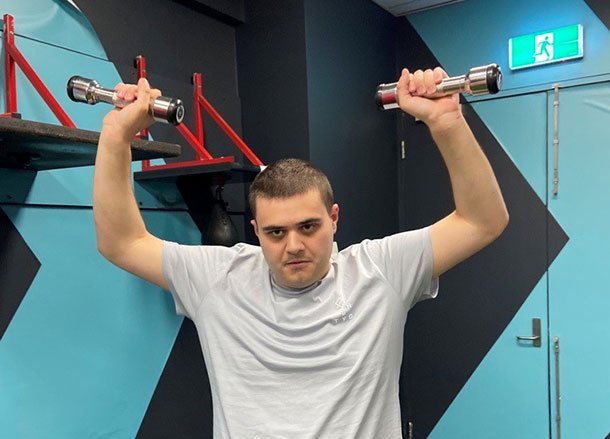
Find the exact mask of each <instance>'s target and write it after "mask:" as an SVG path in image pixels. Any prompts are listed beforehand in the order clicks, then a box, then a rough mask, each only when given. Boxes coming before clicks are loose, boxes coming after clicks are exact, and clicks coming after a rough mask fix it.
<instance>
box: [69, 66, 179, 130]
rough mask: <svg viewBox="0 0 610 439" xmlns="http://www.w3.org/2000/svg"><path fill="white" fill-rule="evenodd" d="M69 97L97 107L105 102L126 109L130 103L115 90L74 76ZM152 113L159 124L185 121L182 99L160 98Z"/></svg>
mask: <svg viewBox="0 0 610 439" xmlns="http://www.w3.org/2000/svg"><path fill="white" fill-rule="evenodd" d="M67 90H68V96H69V97H70V99H72V100H73V101H75V102H85V103H87V104H91V105H95V104H97V103H98V102H105V103H107V104H111V105H114V106H115V107H118V108H123V107H126V106H127V105H128V104H129V102H127V101H125V100H123V99H120V98H119V97H118V96H117V94H116V92H115V91H114V90H109V89H107V88H103V87H102V86H100V84H99V83H98V82H97V81H95V80H94V79H87V78H83V77H82V76H72V77H71V78H70V79H69V80H68V85H67ZM150 113H151V115H152V116H153V117H154V118H155V120H157V121H159V122H166V123H171V124H172V125H178V124H179V123H181V122H182V120H183V119H184V104H183V103H182V101H181V100H180V99H176V98H169V97H165V96H159V97H158V98H156V99H155V100H154V101H152V102H151V105H150Z"/></svg>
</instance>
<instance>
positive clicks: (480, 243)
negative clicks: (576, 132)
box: [397, 67, 508, 277]
mask: <svg viewBox="0 0 610 439" xmlns="http://www.w3.org/2000/svg"><path fill="white" fill-rule="evenodd" d="M445 76H446V74H445V72H444V71H443V70H442V69H440V68H438V67H437V68H436V69H434V71H432V70H426V71H425V72H423V71H421V70H418V71H416V72H415V73H414V74H411V73H409V71H408V70H407V69H403V71H402V74H401V77H400V79H399V81H398V91H397V94H398V100H399V104H400V107H401V109H402V110H403V111H405V112H407V113H409V114H411V115H413V116H415V117H417V118H419V119H420V120H422V121H423V122H424V123H426V125H427V126H428V128H429V129H430V132H431V134H432V138H433V139H434V141H435V142H436V144H437V146H438V148H439V150H440V152H441V155H442V156H443V160H444V161H445V164H446V165H447V169H448V170H449V178H450V180H451V186H452V189H453V198H454V201H455V211H453V212H452V213H451V214H449V215H448V216H446V217H445V218H443V219H441V220H440V221H438V222H437V223H435V224H433V225H432V226H431V228H430V236H431V241H432V251H433V255H434V256H433V257H434V269H433V277H437V276H439V275H441V274H442V273H444V272H445V271H447V270H449V269H450V268H451V267H453V266H454V265H456V264H458V263H459V262H461V261H463V260H464V259H466V258H468V257H470V256H471V255H473V254H474V253H476V252H477V251H479V250H481V249H482V248H483V247H485V246H486V245H488V244H490V243H491V242H493V241H494V240H495V239H496V238H497V237H498V236H500V234H501V233H502V231H503V230H504V229H505V228H506V225H507V224H508V212H507V210H506V205H505V204H504V199H503V198H502V193H501V192H500V188H499V186H498V182H497V181H496V177H495V175H494V173H493V170H492V168H491V165H490V164H489V161H488V160H487V158H486V157H485V154H484V153H483V151H482V150H481V148H480V146H479V144H478V143H477V141H476V139H475V138H474V135H473V134H472V131H471V130H470V127H469V126H468V124H467V123H466V120H465V119H464V117H463V116H462V113H461V111H460V108H459V101H458V96H457V95H454V96H446V97H443V98H438V99H429V98H426V97H425V96H426V95H432V94H433V93H434V92H435V91H436V84H438V83H440V82H441V80H442V78H443V77H445Z"/></svg>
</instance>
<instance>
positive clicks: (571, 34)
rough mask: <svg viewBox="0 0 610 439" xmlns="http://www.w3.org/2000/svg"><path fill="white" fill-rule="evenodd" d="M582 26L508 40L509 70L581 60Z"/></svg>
mask: <svg viewBox="0 0 610 439" xmlns="http://www.w3.org/2000/svg"><path fill="white" fill-rule="evenodd" d="M582 31H583V29H582V25H580V24H575V25H572V26H564V27H559V28H557V29H552V30H548V31H544V32H536V33H533V34H529V35H522V36H520V37H515V38H511V39H510V40H508V60H509V67H510V69H511V70H517V69H524V68H526V67H534V66H540V65H543V64H550V63H554V62H559V61H565V60H568V59H574V58H582V56H583V49H582V46H583V44H582V33H583V32H582Z"/></svg>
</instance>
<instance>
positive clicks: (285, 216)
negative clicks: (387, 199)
mask: <svg viewBox="0 0 610 439" xmlns="http://www.w3.org/2000/svg"><path fill="white" fill-rule="evenodd" d="M338 219H339V206H338V205H336V204H334V205H333V206H332V208H331V212H330V213H329V212H328V211H327V210H326V206H325V205H324V203H323V201H322V196H321V195H320V191H319V190H318V189H311V190H310V191H309V192H306V193H304V194H301V195H295V196H294V197H290V198H263V197H258V198H257V199H256V219H255V220H252V225H253V226H254V233H256V236H258V240H259V242H260V245H261V248H262V250H263V255H264V256H265V260H266V261H267V264H269V267H270V269H271V272H272V273H273V275H274V276H275V279H276V280H277V281H278V282H279V283H280V284H281V285H282V286H285V287H289V288H305V287H308V286H309V285H311V284H313V283H315V282H317V281H318V280H320V279H322V278H323V277H324V276H325V275H326V273H327V272H328V270H329V269H330V255H331V252H332V246H333V235H334V234H335V232H336V231H337V220H338Z"/></svg>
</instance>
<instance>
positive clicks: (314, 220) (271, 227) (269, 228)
mask: <svg viewBox="0 0 610 439" xmlns="http://www.w3.org/2000/svg"><path fill="white" fill-rule="evenodd" d="M321 221H322V219H321V218H317V217H314V218H307V219H306V220H303V221H300V222H299V223H297V227H300V226H304V225H306V224H315V223H320V222H321ZM286 228H287V227H286V226H275V225H273V224H270V225H268V226H265V227H261V230H262V231H263V232H270V231H272V230H285V229H286Z"/></svg>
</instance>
